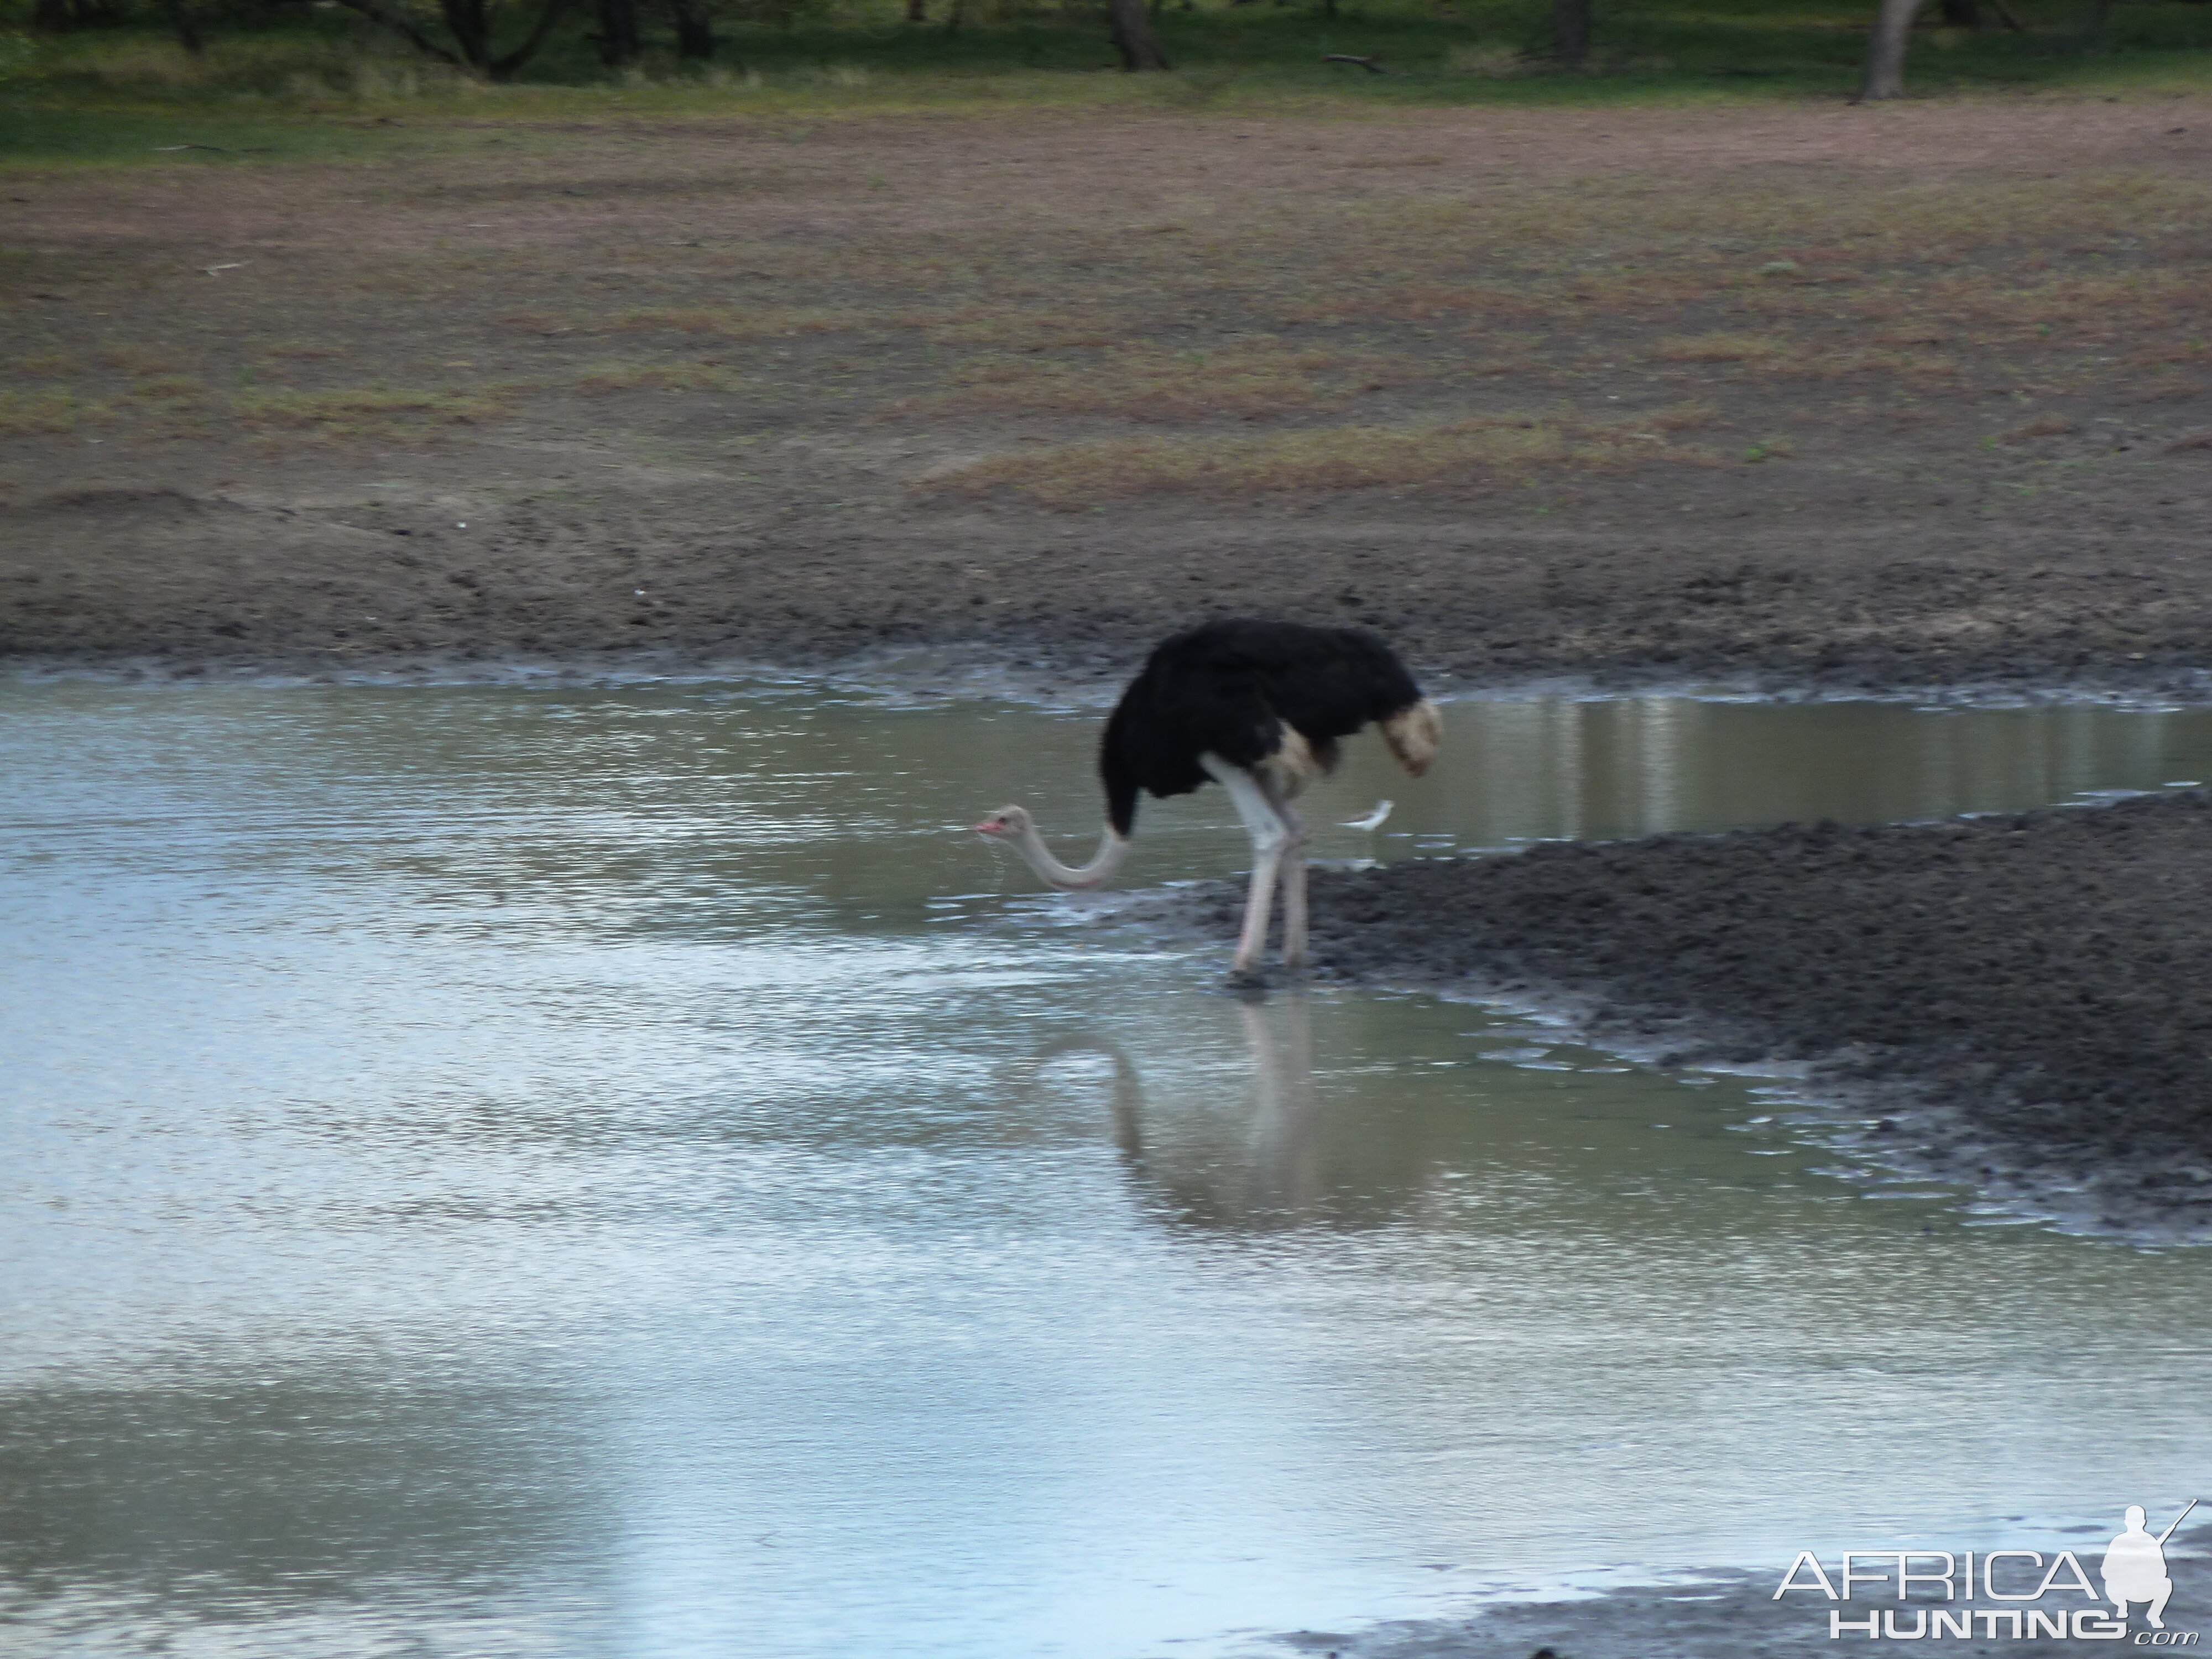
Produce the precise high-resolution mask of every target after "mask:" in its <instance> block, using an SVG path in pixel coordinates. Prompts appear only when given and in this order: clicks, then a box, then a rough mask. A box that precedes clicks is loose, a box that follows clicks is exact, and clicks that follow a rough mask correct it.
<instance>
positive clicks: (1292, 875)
mask: <svg viewBox="0 0 2212 1659" xmlns="http://www.w3.org/2000/svg"><path fill="white" fill-rule="evenodd" d="M1261 787H1262V788H1263V789H1266V788H1267V785H1266V784H1265V783H1264V782H1262V784H1261ZM1267 800H1268V803H1269V804H1270V805H1273V807H1274V809H1275V816H1276V817H1279V818H1280V819H1281V820H1282V821H1283V823H1284V825H1285V828H1287V829H1289V830H1290V832H1291V838H1290V840H1289V842H1287V843H1285V846H1284V848H1283V966H1284V967H1285V968H1303V967H1304V966H1305V961H1306V826H1305V824H1304V822H1303V821H1302V820H1301V819H1300V818H1299V817H1298V815H1297V813H1296V812H1293V811H1291V804H1290V802H1288V801H1287V800H1285V799H1282V798H1281V797H1280V796H1279V795H1278V794H1277V793H1275V792H1274V791H1273V789H1267Z"/></svg>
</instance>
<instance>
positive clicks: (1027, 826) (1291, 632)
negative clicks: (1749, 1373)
mask: <svg viewBox="0 0 2212 1659" xmlns="http://www.w3.org/2000/svg"><path fill="white" fill-rule="evenodd" d="M1370 724H1374V725H1379V726H1381V727H1382V728H1383V740H1384V741H1385V742H1387V743H1388V744H1389V745H1390V751H1391V753H1393V754H1394V755H1395V756H1396V757H1398V760H1399V763H1400V764H1401V765H1402V766H1404V767H1405V769H1407V771H1408V772H1410V773H1412V774H1413V775H1414V776H1415V777H1419V776H1420V775H1421V774H1422V773H1424V772H1425V771H1426V770H1428V768H1429V763H1430V762H1431V761H1432V760H1434V759H1435V758H1436V753H1437V741H1438V739H1439V738H1440V737H1441V736H1442V732H1443V726H1442V722H1441V721H1440V720H1439V719H1438V718H1437V709H1436V705H1435V704H1434V703H1432V702H1430V701H1429V700H1428V699H1427V698H1426V697H1425V696H1422V695H1421V688H1420V687H1419V686H1418V685H1416V684H1413V676H1412V675H1410V674H1408V673H1407V671H1406V670H1405V667H1404V665H1402V664H1401V663H1400V662H1399V660H1398V659H1397V658H1396V657H1395V656H1393V655H1392V654H1391V653H1390V647H1388V646H1387V645H1385V644H1383V641H1380V640H1378V639H1376V637H1375V636H1374V635H1372V634H1369V633H1365V632H1364V631H1362V630H1360V629H1354V628H1306V627H1302V626H1300V625H1299V624H1298V623H1278V622H1212V623H1206V624H1204V625H1203V626H1201V627H1198V628H1194V629H1190V630H1189V631H1188V632H1187V633H1182V634H1177V635H1175V636H1174V637H1173V638H1172V639H1170V640H1166V641H1163V642H1162V643H1161V644H1160V645H1159V646H1158V647H1157V648H1156V649H1155V650H1154V651H1153V652H1152V655H1151V656H1150V657H1148V658H1147V659H1146V661H1145V666H1144V671H1142V672H1141V673H1139V675H1138V676H1137V678H1135V679H1133V680H1132V681H1130V682H1129V688H1128V690H1126V691H1124V692H1122V694H1121V702H1118V703H1116V704H1115V706H1114V713H1113V715H1112V717H1111V718H1110V719H1109V720H1107V722H1106V732H1105V736H1104V737H1103V739H1101V741H1100V743H1099V745H1098V775H1099V780H1100V781H1101V782H1103V784H1104V785H1105V786H1106V830H1105V833H1104V835H1103V836H1101V837H1100V839H1099V842H1098V851H1097V854H1096V855H1095V856H1094V857H1093V858H1092V859H1091V862H1090V863H1088V864H1086V865H1085V866H1083V867H1082V868H1080V869H1072V868H1070V867H1069V866H1066V865H1065V864H1062V863H1061V862H1060V860H1058V859H1056V858H1054V857H1053V855H1052V852H1051V849H1050V848H1047V847H1046V845H1045V844H1044V838H1043V837H1042V836H1040V835H1038V834H1037V830H1036V823H1035V822H1034V821H1033V820H1032V819H1031V818H1030V815H1029V813H1028V812H1027V811H1024V809H1022V808H1021V807H1018V806H1008V807H1004V808H1001V809H1000V811H997V812H996V813H994V814H993V815H992V816H991V817H987V818H986V819H984V820H983V821H982V823H979V824H977V825H976V826H975V828H976V830H977V831H978V832H979V833H980V834H982V835H986V836H995V837H997V838H998V839H1000V840H1001V841H1004V842H1006V843H1007V844H1008V845H1010V846H1011V847H1012V848H1013V849H1014V850H1015V851H1016V852H1017V853H1018V854H1021V855H1022V857H1023V859H1024V860H1025V861H1026V862H1027V863H1028V865H1029V866H1030V868H1031V869H1032V870H1034V871H1036V872H1037V874H1039V875H1040V876H1042V877H1043V878H1045V880H1047V881H1048V882H1050V883H1051V884H1053V885H1054V887H1062V888H1073V889H1081V888H1091V887H1103V886H1104V885H1105V884H1107V882H1109V880H1111V879H1112V878H1113V876H1114V872H1115V871H1116V870H1117V869H1119V868H1120V867H1121V860H1122V859H1123V858H1124V857H1126V856H1127V854H1128V851H1129V834H1130V831H1131V830H1132V829H1133V828H1134V827H1135V824H1136V819H1137V792H1138V791H1139V789H1143V790H1146V791H1147V792H1148V793H1152V794H1153V795H1157V796H1159V797H1161V798H1163V799H1164V798H1165V797H1167V796H1170V795H1187V794H1188V793H1190V792H1191V791H1193V790H1194V789H1196V788H1198V787H1200V786H1201V785H1203V784H1204V783H1205V782H1206V780H1207V779H1209V778H1211V779H1212V780H1213V781H1215V782H1216V783H1218V784H1219V785H1220V786H1221V787H1223V788H1224V789H1226V790H1227V791H1228V792H1229V798H1230V799H1231V801H1233V802H1235V803H1236V806H1237V817H1240V818H1242V819H1243V821H1244V828H1245V829H1246V830H1247V831H1248V832H1249V834H1250V836H1251V837H1252V886H1251V890H1250V892H1249V895H1248V896H1247V897H1246V899H1245V902H1244V931H1243V935H1242V937H1241V938H1240V939H1238V940H1237V959H1236V963H1235V966H1234V968H1233V969H1232V971H1233V972H1235V973H1237V974H1238V975H1245V974H1249V973H1250V972H1251V971H1252V970H1253V968H1254V965H1255V963H1257V962H1258V961H1259V959H1260V956H1261V952H1262V951H1265V949H1266V948H1267V918H1268V912H1269V911H1270V909H1271V908H1273V903H1274V896H1275V883H1276V881H1277V879H1278V878H1280V880H1281V882H1282V886H1283V961H1284V963H1285V965H1287V966H1290V967H1293V968H1295V967H1297V966H1298V965H1299V964H1300V963H1303V962H1304V960H1305V952H1306V866H1305V848H1306V837H1305V828H1304V825H1303V824H1302V823H1299V821H1298V817H1297V814H1296V813H1295V812H1293V811H1291V805H1290V802H1291V796H1293V795H1295V794H1297V793H1298V791H1299V790H1301V789H1303V788H1304V787H1305V786H1306V785H1307V784H1309V783H1310V782H1312V781H1313V780H1314V779H1316V777H1319V776H1321V775H1322V774H1323V773H1325V772H1328V770H1329V769H1332V768H1333V767H1334V765H1335V764H1336V756H1337V744H1338V742H1339V741H1340V739H1342V738H1348V737H1350V736H1351V735H1352V733H1353V732H1357V731H1358V730H1359V729H1360V728H1361V727H1363V726H1368V725H1370Z"/></svg>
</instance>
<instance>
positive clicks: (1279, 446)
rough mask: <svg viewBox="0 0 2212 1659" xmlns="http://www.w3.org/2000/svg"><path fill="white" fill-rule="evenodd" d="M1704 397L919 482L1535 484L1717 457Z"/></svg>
mask: <svg viewBox="0 0 2212 1659" xmlns="http://www.w3.org/2000/svg"><path fill="white" fill-rule="evenodd" d="M1714 418H1715V416H1714V412H1713V410H1711V409H1710V408H1708V407H1706V406H1705V405H1703V404H1682V405H1678V406H1676V407H1674V408H1672V409H1665V410H1652V411H1649V412H1647V413H1644V414H1641V415H1637V416H1625V417H1620V418H1617V419H1612V420H1604V421H1591V420H1583V419H1579V418H1577V417H1574V416H1547V415H1486V416H1476V417H1474V418H1473V419H1470V420H1463V421H1454V422H1443V423H1437V424H1431V425H1423V426H1335V427H1310V428H1303V429H1300V430H1297V431H1290V432H1270V433H1260V434H1255V435H1251V436H1249V437H1248V436H1244V435H1233V436H1213V435H1207V436H1201V437H1179V438H1173V439H1169V438H1152V437H1144V438H1112V439H1104V440H1100V441H1093V442H1089V443H1073V444H1061V445H1058V446H1055V447H1051V448H1046V449H1038V450H1029V451H1024V452H1022V453H1013V454H1005V455H995V456H991V457H988V458H987V459H983V460H980V461H972V462H969V463H967V464H966V465H962V466H959V467H957V468H954V469H952V470H951V471H942V472H938V473H934V474H932V475H931V476H929V477H926V478H923V479H921V480H919V481H917V483H916V485H915V488H916V489H917V490H918V491H919V492H920V493H921V494H924V495H987V494H990V493H991V492H993V491H994V490H1000V489H1008V490H1012V491H1013V492H1015V493H1017V494H1018V495H1025V496H1027V497H1028V498H1029V499H1030V500H1031V501H1036V502H1037V503H1038V504H1040V505H1042V506H1046V507H1091V506H1096V505H1097V504H1099V503H1101V502H1104V501H1114V500H1120V499H1127V498H1128V497H1131V496H1141V495H1159V494H1170V493H1171V494H1181V495H1293V494H1304V493H1315V492H1326V491H1331V490H1341V489H1385V488H1398V489H1407V488H1411V489H1435V488H1465V487H1470V486H1495V485H1498V484H1510V483H1525V482H1527V481H1528V479H1529V478H1531V477H1533V476H1534V475H1536V474H1538V473H1557V472H1617V471H1627V470H1629V469H1632V468H1634V467H1638V466H1643V465H1650V464H1652V463H1655V462H1673V463H1675V464H1678V465H1679V464H1688V465H1717V464H1718V458H1717V457H1716V456H1714V455H1712V454H1711V453H1708V452H1706V451H1705V450H1703V449H1699V448H1696V447H1688V446H1684V445H1680V444H1678V443H1677V442H1676V441H1675V435H1677V434H1678V433H1680V432H1683V431H1688V430H1694V429H1696V428H1700V427H1704V426H1706V425H1709V424H1710V423H1711V422H1712V420H1713V419H1714Z"/></svg>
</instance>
